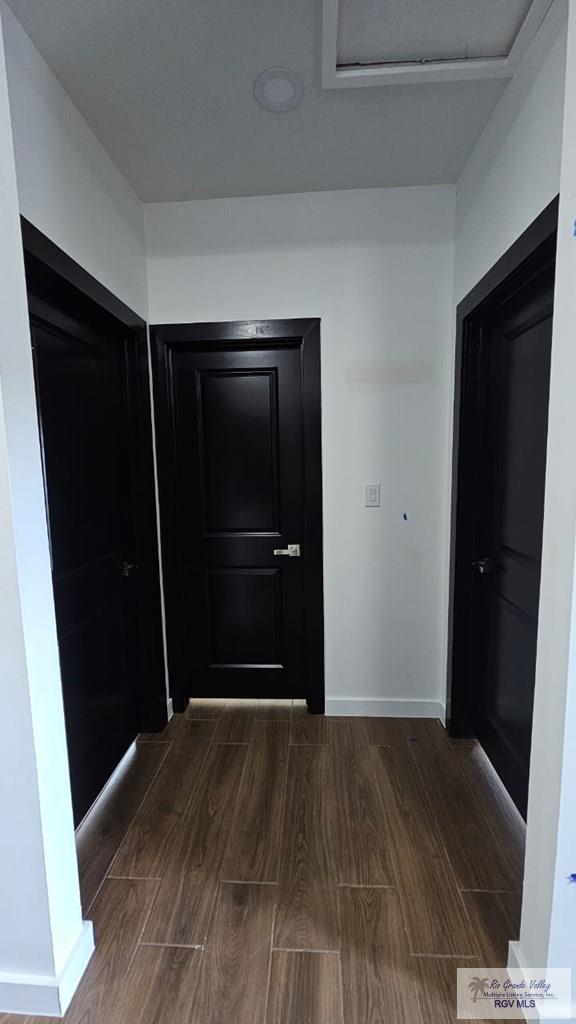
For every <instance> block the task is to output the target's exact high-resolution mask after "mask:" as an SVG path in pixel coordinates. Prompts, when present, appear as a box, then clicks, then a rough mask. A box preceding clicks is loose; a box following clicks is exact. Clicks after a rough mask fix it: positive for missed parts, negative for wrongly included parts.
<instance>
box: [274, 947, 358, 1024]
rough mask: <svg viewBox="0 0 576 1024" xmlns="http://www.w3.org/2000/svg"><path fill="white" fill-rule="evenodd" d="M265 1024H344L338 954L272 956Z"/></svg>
mask: <svg viewBox="0 0 576 1024" xmlns="http://www.w3.org/2000/svg"><path fill="white" fill-rule="evenodd" d="M266 1024H342V985H341V975H340V958H339V956H338V954H337V953H286V952H282V951H276V950H275V951H274V952H273V953H272V971H271V976H270V995H269V1000H268V1013H267V1016H266Z"/></svg>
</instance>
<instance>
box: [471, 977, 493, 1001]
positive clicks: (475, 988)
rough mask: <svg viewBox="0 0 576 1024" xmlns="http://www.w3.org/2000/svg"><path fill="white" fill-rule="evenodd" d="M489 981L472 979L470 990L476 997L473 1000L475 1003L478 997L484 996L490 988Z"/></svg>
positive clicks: (486, 979)
mask: <svg viewBox="0 0 576 1024" xmlns="http://www.w3.org/2000/svg"><path fill="white" fill-rule="evenodd" d="M488 981H489V979H488V978H478V977H475V978H472V981H471V982H470V983H469V985H468V988H469V989H470V992H471V993H472V994H473V996H474V998H473V1000H472V1002H473V1003H475V1002H476V1000H477V999H478V996H480V995H484V992H485V991H486V989H487V988H488Z"/></svg>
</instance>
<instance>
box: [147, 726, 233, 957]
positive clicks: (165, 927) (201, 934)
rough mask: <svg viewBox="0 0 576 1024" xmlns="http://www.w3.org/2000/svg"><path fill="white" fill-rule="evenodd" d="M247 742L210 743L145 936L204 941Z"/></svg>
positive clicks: (185, 942)
mask: <svg viewBox="0 0 576 1024" xmlns="http://www.w3.org/2000/svg"><path fill="white" fill-rule="evenodd" d="M246 750H247V748H246V747H244V746H234V745H231V744H226V745H213V746H211V747H210V749H209V752H208V757H207V759H206V762H205V765H204V768H203V769H202V772H201V776H200V778H199V780H198V785H197V786H196V787H195V789H194V792H193V795H192V799H191V801H190V803H189V804H188V807H187V809H186V813H185V814H184V816H183V818H182V823H181V827H180V830H179V833H178V837H177V842H175V843H174V845H173V848H172V850H171V851H170V857H169V860H168V862H167V864H166V868H165V872H164V878H163V881H162V882H161V884H160V889H159V892H158V896H157V898H156V900H155V902H154V906H153V908H152V913H151V915H150V919H149V921H148V924H147V926H146V929H145V932H144V939H143V941H145V942H160V943H163V942H165V943H173V944H174V945H181V946H188V945H192V946H195V945H203V944H204V942H205V940H206V933H207V931H208V925H209V923H210V917H211V915H212V910H213V907H214V900H215V896H216V888H217V882H218V879H219V877H220V869H221V865H222V858H223V856H224V850H225V847H226V842H227V840H228V836H229V829H230V825H231V821H232V815H233V812H234V805H235V803H236V797H237V794H238V788H239V785H240V779H241V777H242V771H243V768H244V761H245V758H246Z"/></svg>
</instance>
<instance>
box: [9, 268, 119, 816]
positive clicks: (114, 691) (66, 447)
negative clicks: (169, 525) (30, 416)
mask: <svg viewBox="0 0 576 1024" xmlns="http://www.w3.org/2000/svg"><path fill="white" fill-rule="evenodd" d="M51 283H52V288H51V287H50V284H51ZM28 285H29V304H30V312H31V331H32V344H33V354H34V367H35V376H36V391H37V402H38V413H39V423H40V434H41V443H42V455H43V463H44V477H45V490H46V507H47V514H48V524H49V536H50V548H51V557H52V575H53V585H54V598H55V608H56V621H57V629H58V644H59V651H60V666H61V674H62V686H63V695H64V709H65V717H66V731H67V740H68V753H69V761H70V778H71V787H72V799H73V806H74V815H75V819H76V822H78V821H79V820H80V819H81V818H82V816H83V815H84V813H85V812H86V811H87V810H88V808H89V807H90V805H91V803H92V802H93V800H94V799H95V797H96V796H97V795H98V793H99V792H100V790H101V789H102V787H103V786H104V784H105V782H106V781H107V779H108V778H109V776H110V774H111V773H112V771H113V770H114V768H115V767H116V765H117V764H118V762H119V760H120V759H121V757H122V755H123V754H124V753H125V752H126V750H127V749H128V747H129V746H130V744H131V742H132V741H133V740H134V738H135V736H136V733H137V731H138V705H137V701H136V699H135V693H134V685H135V684H134V680H133V679H132V673H131V669H132V667H133V666H134V664H135V661H136V659H135V658H134V652H135V651H136V650H137V647H138V633H137V616H138V609H137V594H136V590H135V580H134V577H133V571H132V569H131V568H130V565H131V558H132V559H133V557H134V555H133V552H134V540H135V539H134V536H133V532H132V530H133V523H132V518H131V507H132V495H131V493H130V489H131V486H132V476H131V470H130V457H129V445H128V436H129V425H128V422H127V410H128V401H127V381H126V346H125V332H123V331H122V329H121V326H120V325H119V324H118V323H117V321H115V320H114V319H113V318H112V317H110V316H108V315H107V314H106V313H105V312H104V311H103V310H99V309H98V307H97V306H96V305H95V304H93V303H91V302H90V301H89V300H87V299H83V298H82V297H81V296H80V295H79V294H77V293H75V292H74V290H73V289H70V290H69V291H67V290H66V289H63V288H62V287H58V288H56V287H55V286H54V282H53V281H52V279H51V277H50V275H49V274H47V272H45V271H44V270H43V269H42V268H38V269H37V272H36V273H34V270H33V268H32V267H31V265H30V262H29V263H28Z"/></svg>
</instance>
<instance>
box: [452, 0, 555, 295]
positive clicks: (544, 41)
mask: <svg viewBox="0 0 576 1024" xmlns="http://www.w3.org/2000/svg"><path fill="white" fill-rule="evenodd" d="M566 6H567V5H566V0H556V2H555V3H554V4H553V5H552V8H551V10H550V12H549V14H548V17H547V18H546V21H545V23H544V25H543V27H542V29H541V30H540V32H539V34H538V36H537V37H536V39H535V41H534V43H533V45H532V47H531V48H530V50H529V52H528V54H527V56H526V57H525V59H524V61H523V62H522V65H521V67H520V69H519V70H518V73H517V74H516V77H515V78H514V79H513V81H512V82H511V83H510V85H509V86H508V88H507V89H506V92H505V93H504V95H503V97H502V99H501V100H500V103H499V104H498V106H497V107H496V110H495V111H494V113H493V114H492V117H491V118H490V120H489V122H488V124H487V126H486V128H485V130H484V132H483V134H482V136H481V138H480V139H479V141H478V143H477V144H476V146H475V148H474V150H473V152H472V154H471V155H470V158H469V159H468V162H467V164H466V167H465V169H464V171H463V173H462V175H461V178H460V181H459V182H458V185H457V190H456V246H455V260H454V292H455V301H456V303H458V302H459V301H460V300H461V299H462V298H464V296H465V295H466V294H467V293H468V292H469V291H470V290H471V288H473V287H474V285H475V284H476V283H477V282H478V281H479V280H480V278H481V277H482V276H483V275H484V274H485V273H486V272H487V271H488V270H489V269H490V267H491V266H492V265H493V264H494V263H495V262H496V260H497V259H499V257H500V256H502V255H503V253H504V252H506V250H507V249H508V248H509V247H510V246H511V245H512V243H513V242H515V241H516V239H517V238H518V236H519V235H521V234H522V232H523V231H524V229H525V228H527V227H528V225H529V224H531V223H532V221H533V220H534V218H535V217H537V216H538V214H539V213H540V212H541V211H542V210H543V209H544V207H545V206H547V205H548V203H549V202H550V200H551V199H553V198H554V196H555V195H557V194H558V191H559V189H560V154H561V141H562V111H563V103H564V78H565V67H566Z"/></svg>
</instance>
